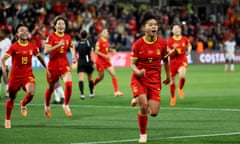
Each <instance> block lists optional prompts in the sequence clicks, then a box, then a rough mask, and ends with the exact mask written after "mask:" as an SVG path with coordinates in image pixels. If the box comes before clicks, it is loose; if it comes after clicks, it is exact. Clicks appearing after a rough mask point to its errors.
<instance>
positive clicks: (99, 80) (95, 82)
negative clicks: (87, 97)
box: [93, 77, 100, 85]
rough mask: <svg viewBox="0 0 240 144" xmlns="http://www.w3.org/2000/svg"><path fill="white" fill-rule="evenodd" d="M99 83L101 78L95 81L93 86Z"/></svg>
mask: <svg viewBox="0 0 240 144" xmlns="http://www.w3.org/2000/svg"><path fill="white" fill-rule="evenodd" d="M98 82H100V78H99V77H97V78H96V79H95V80H94V82H93V84H94V85H96V84H97V83H98Z"/></svg>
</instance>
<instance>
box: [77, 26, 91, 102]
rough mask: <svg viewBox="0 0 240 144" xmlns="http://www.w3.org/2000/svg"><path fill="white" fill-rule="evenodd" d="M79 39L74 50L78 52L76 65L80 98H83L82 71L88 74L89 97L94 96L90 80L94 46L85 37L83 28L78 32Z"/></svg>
mask: <svg viewBox="0 0 240 144" xmlns="http://www.w3.org/2000/svg"><path fill="white" fill-rule="evenodd" d="M80 38H81V40H80V41H79V42H78V43H77V46H76V51H77V54H78V66H77V72H78V77H79V82H78V86H79V90H80V93H81V94H80V98H81V99H85V95H84V83H83V82H84V73H87V75H88V84H89V90H90V94H89V96H90V97H91V98H93V97H94V92H93V80H92V73H93V70H94V69H93V64H94V54H93V53H94V47H93V45H92V43H91V42H90V41H89V40H88V39H87V38H88V33H87V32H86V31H85V30H83V31H81V32H80Z"/></svg>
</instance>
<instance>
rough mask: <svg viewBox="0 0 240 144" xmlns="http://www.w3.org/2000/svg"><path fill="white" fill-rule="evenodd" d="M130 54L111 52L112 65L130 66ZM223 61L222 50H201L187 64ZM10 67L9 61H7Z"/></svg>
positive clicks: (35, 65) (238, 57) (37, 64)
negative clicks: (201, 51)
mask: <svg viewBox="0 0 240 144" xmlns="http://www.w3.org/2000/svg"><path fill="white" fill-rule="evenodd" d="M42 56H43V58H44V60H45V62H46V63H48V61H49V57H48V56H46V55H44V54H42ZM130 56H131V52H117V53H115V54H112V57H111V61H112V65H113V66H114V67H129V66H130ZM68 59H69V61H70V63H71V60H72V58H71V54H70V53H68ZM224 62H225V54H224V53H223V52H217V51H216V52H203V53H196V52H194V51H193V52H192V53H191V55H189V56H188V63H189V64H223V63H224ZM8 63H9V65H10V67H11V61H9V62H8ZM235 63H240V52H238V53H236V54H235ZM32 65H33V68H42V65H41V63H40V62H39V61H38V59H37V58H36V57H33V59H32ZM73 68H76V64H75V65H73Z"/></svg>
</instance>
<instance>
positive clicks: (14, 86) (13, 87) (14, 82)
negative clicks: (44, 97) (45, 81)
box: [8, 75, 35, 92]
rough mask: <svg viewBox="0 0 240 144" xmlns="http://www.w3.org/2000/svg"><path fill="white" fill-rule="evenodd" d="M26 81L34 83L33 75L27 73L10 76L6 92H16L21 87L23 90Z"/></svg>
mask: <svg viewBox="0 0 240 144" xmlns="http://www.w3.org/2000/svg"><path fill="white" fill-rule="evenodd" d="M28 83H34V84H35V77H34V75H29V76H26V77H22V78H19V77H10V78H9V81H8V92H17V91H18V90H20V89H21V88H22V89H23V90H25V86H26V84H28Z"/></svg>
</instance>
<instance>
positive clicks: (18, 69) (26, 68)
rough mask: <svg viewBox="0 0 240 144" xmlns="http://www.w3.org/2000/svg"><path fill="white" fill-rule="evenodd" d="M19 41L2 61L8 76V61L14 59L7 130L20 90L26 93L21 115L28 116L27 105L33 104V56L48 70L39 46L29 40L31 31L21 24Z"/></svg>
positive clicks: (17, 33)
mask: <svg viewBox="0 0 240 144" xmlns="http://www.w3.org/2000/svg"><path fill="white" fill-rule="evenodd" d="M16 36H17V38H18V41H16V42H14V43H13V44H12V45H11V46H10V48H9V49H8V50H7V52H6V54H5V55H4V56H3V58H2V60H1V64H2V71H3V73H4V75H6V65H5V62H6V60H7V59H8V58H9V57H10V56H11V57H12V68H11V72H10V76H9V81H8V84H9V85H8V92H9V98H8V99H7V100H6V118H5V128H11V113H12V109H13V107H14V101H15V98H16V95H17V92H18V91H19V90H20V88H23V89H24V90H25V91H26V94H25V97H24V99H23V100H22V101H21V102H20V106H21V114H22V116H23V117H26V116H27V106H26V105H27V104H28V103H29V102H31V100H32V99H33V96H34V93H35V78H34V75H33V72H32V56H33V55H35V56H37V58H38V60H39V61H40V62H41V64H42V65H43V66H44V67H45V68H46V65H45V62H44V60H43V58H42V57H41V55H40V53H39V49H38V48H37V46H36V45H35V44H34V43H32V42H30V41H29V40H28V36H29V30H28V27H27V26H26V25H23V24H20V25H18V26H17V28H16Z"/></svg>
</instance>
